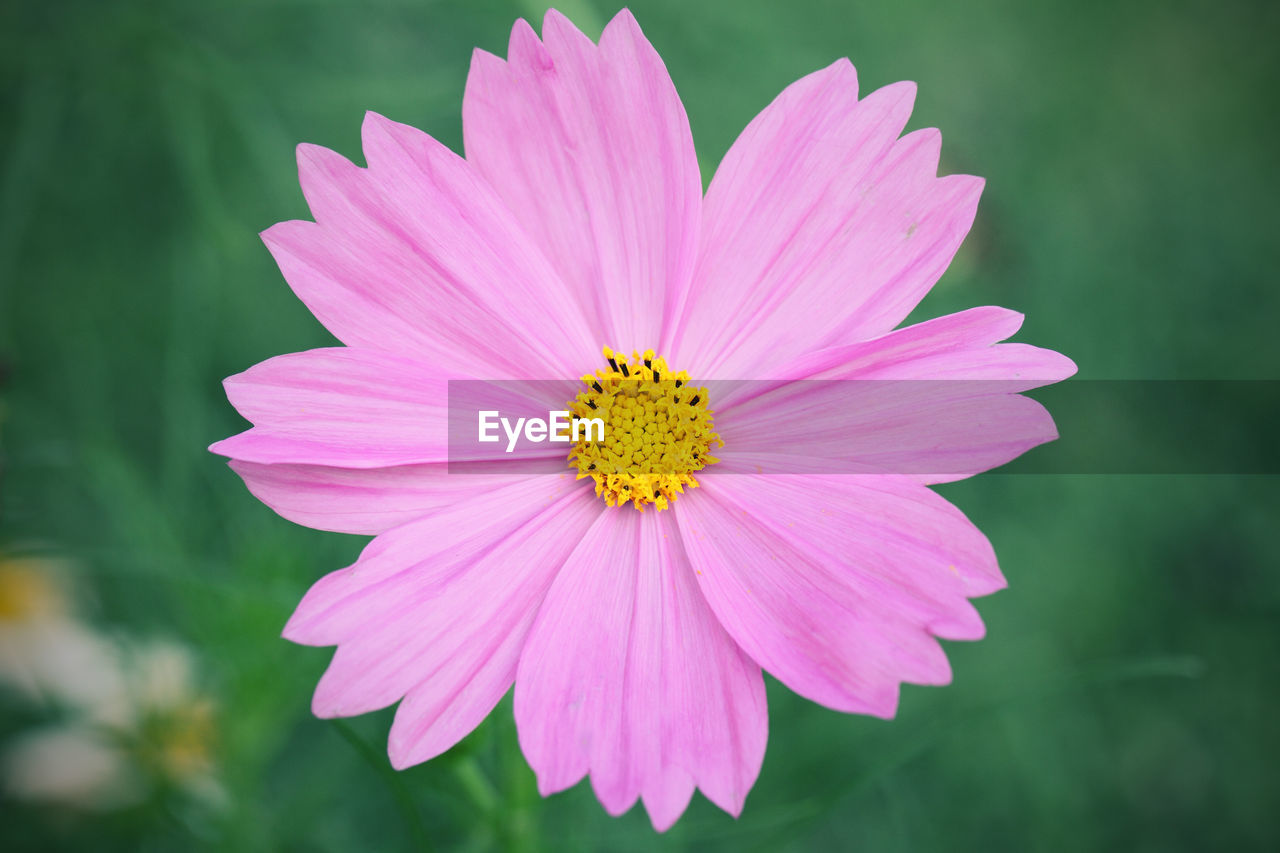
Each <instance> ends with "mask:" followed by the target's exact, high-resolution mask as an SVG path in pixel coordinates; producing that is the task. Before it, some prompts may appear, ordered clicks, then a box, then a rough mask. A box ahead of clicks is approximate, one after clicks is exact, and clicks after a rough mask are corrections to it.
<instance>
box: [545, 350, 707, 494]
mask: <svg viewBox="0 0 1280 853" xmlns="http://www.w3.org/2000/svg"><path fill="white" fill-rule="evenodd" d="M604 357H605V361H607V362H608V363H609V369H608V370H598V371H596V372H595V373H594V374H588V375H586V376H583V377H582V383H583V385H584V386H586V388H585V390H583V391H581V392H580V393H579V394H578V395H577V397H575V398H574V399H573V400H572V401H571V402H570V403H569V408H570V410H571V412H572V413H573V415H574V416H575V418H577V419H580V425H581V426H582V427H586V426H588V424H587V423H581V421H588V420H590V419H592V418H595V419H599V420H601V421H603V422H604V425H605V428H604V439H603V440H602V441H597V440H595V439H596V438H597V435H596V434H595V433H593V432H592V431H591V430H589V429H583V430H582V431H581V432H580V433H579V435H578V439H577V441H575V443H574V445H573V448H572V449H571V450H570V451H569V466H570V467H571V468H577V469H578V478H579V479H582V478H583V477H591V478H593V479H594V480H595V481H596V494H597V495H599V496H601V497H603V498H604V499H605V502H606V503H607V504H608V505H609V506H621V505H623V504H625V503H630V504H632V505H634V506H635V508H636V509H638V510H640V511H641V512H643V511H644V510H645V509H646V508H648V507H650V506H653V507H656V508H658V509H659V510H663V509H666V508H667V507H669V506H670V505H671V502H672V501H674V500H675V499H676V498H677V497H678V496H679V495H681V494H683V493H684V490H685V489H686V488H690V489H691V488H696V487H697V485H698V481H697V479H696V478H695V477H694V473H695V472H697V471H700V470H702V469H703V468H705V467H706V466H707V465H711V464H714V463H716V462H718V461H720V460H718V459H716V458H715V457H714V456H712V455H711V453H710V451H711V450H712V449H713V448H714V447H723V446H724V442H723V441H721V439H720V436H719V435H717V434H716V433H715V424H714V422H713V418H712V414H713V413H712V412H711V410H710V409H708V408H707V405H706V402H705V400H706V394H707V390H706V389H705V388H695V389H694V392H695V393H694V395H693V398H692V400H690V401H689V402H687V403H684V404H682V403H681V402H680V397H679V396H678V395H677V394H676V389H677V388H680V387H681V386H682V385H684V384H685V383H686V382H688V381H689V375H688V374H687V373H685V372H683V371H680V372H678V373H677V372H675V371H673V370H671V369H670V368H669V367H668V366H667V362H666V360H665V359H662V358H659V357H658V356H657V355H656V354H655V353H654V351H653V350H651V349H650V350H645V351H644V353H643V354H642V353H639V352H633V353H632V356H631V358H630V359H628V358H627V357H626V356H625V355H624V354H623V353H620V352H615V351H614V350H612V349H610V348H609V347H604ZM642 365H643V368H642ZM650 376H652V377H653V378H652V379H650V378H649V377H650Z"/></svg>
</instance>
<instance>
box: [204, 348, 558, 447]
mask: <svg viewBox="0 0 1280 853" xmlns="http://www.w3.org/2000/svg"><path fill="white" fill-rule="evenodd" d="M223 384H224V386H225V388H226V391H227V398H228V399H229V400H230V401H231V404H232V405H233V406H235V407H236V409H237V410H238V411H239V412H240V414H241V415H243V416H244V417H245V418H246V419H247V420H249V421H251V422H252V423H253V425H254V426H253V428H252V429H249V430H246V431H245V432H242V433H240V434H239V435H235V436H232V437H231V438H228V439H224V440H223V441H220V442H217V443H216V444H214V445H213V446H212V447H210V450H212V451H213V452H215V453H220V454H222V455H224V456H230V457H232V458H233V459H238V460H241V461H244V462H256V463H264V464H273V463H286V464H301V465H328V466H334V467H339V468H384V467H392V466H399V465H417V464H423V463H442V462H448V461H450V459H451V456H450V444H449V433H450V428H451V426H452V428H453V429H455V430H456V429H459V428H461V426H463V425H460V424H459V423H458V419H459V418H461V417H463V416H464V415H465V414H467V413H465V412H460V411H451V410H450V408H449V380H447V379H444V378H441V377H440V376H439V375H437V374H436V373H434V371H433V370H432V369H431V368H429V367H428V366H426V365H425V364H423V363H422V362H420V361H418V360H416V359H410V358H405V357H403V356H400V355H396V354H393V353H389V352H383V351H379V350H371V349H357V348H354V347H330V348H326V349H315V350H308V351H306V352H297V353H290V354H288V355H281V356H276V357H275V358H272V359H268V360H267V361H264V362H261V363H260V364H257V365H255V366H254V367H251V368H250V369H249V370H246V371H245V372H244V373H240V374H237V375H235V376H232V377H230V378H228V379H227V380H226V381H225V382H224V383H223ZM466 387H467V393H468V400H469V401H472V402H474V403H475V405H477V406H478V407H480V408H492V409H495V410H498V411H503V410H505V411H512V410H513V409H515V410H520V411H524V410H537V409H538V408H539V407H541V408H542V410H544V411H545V410H547V406H548V404H549V403H552V402H554V404H555V405H559V403H560V401H559V400H554V401H553V400H547V399H541V398H540V396H539V395H545V394H546V393H547V391H548V389H549V388H554V387H557V386H555V385H551V384H548V383H511V382H507V383H497V382H480V383H468V385H467V386H466ZM486 400H489V401H490V402H489V403H487V404H486V403H485V401H486ZM465 426H466V427H467V428H469V429H474V427H473V426H472V425H471V423H470V422H467V424H465ZM561 452H562V451H558V450H556V449H554V448H553V446H550V445H543V446H540V447H539V446H528V445H522V446H521V447H520V448H519V449H518V450H516V451H515V452H513V454H512V456H513V457H518V458H530V457H532V458H537V457H553V456H556V455H558V454H560V453H561ZM457 455H458V454H454V456H455V457H456V456H457ZM454 461H461V460H460V459H456V458H455V459H454Z"/></svg>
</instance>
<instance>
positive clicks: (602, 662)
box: [515, 508, 767, 830]
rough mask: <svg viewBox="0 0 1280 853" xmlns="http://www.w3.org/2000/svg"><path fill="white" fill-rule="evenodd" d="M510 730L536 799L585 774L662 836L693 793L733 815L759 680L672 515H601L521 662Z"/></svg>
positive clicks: (610, 804) (760, 707)
mask: <svg viewBox="0 0 1280 853" xmlns="http://www.w3.org/2000/svg"><path fill="white" fill-rule="evenodd" d="M515 711H516V723H517V725H518V726H519V730H520V742H521V744H522V746H523V748H524V752H525V755H526V756H527V757H528V759H529V763H530V764H531V765H532V766H533V768H534V770H535V771H537V773H538V786H539V789H540V790H541V791H542V792H543V793H544V794H549V793H552V792H554V791H558V790H561V789H563V788H567V787H570V786H571V785H573V784H575V783H576V782H578V780H580V779H581V778H582V777H583V776H584V775H585V774H587V773H588V772H589V773H590V774H591V784H592V787H593V788H594V789H595V791H596V794H597V796H598V797H599V798H600V801H601V802H602V803H603V804H604V806H605V808H606V809H608V810H609V811H610V812H611V813H614V814H620V813H622V812H624V811H626V810H627V809H629V808H630V807H631V806H632V804H634V803H635V801H636V798H637V797H643V798H644V802H645V806H646V808H647V809H648V811H649V816H650V819H651V820H652V821H653V824H654V826H655V827H656V828H657V829H659V830H664V829H666V828H667V827H668V826H670V825H671V824H672V823H674V822H675V820H676V818H677V817H679V816H680V814H681V812H683V811H684V808H685V806H686V804H687V803H688V801H689V797H690V796H691V795H692V793H693V789H694V786H695V785H696V786H698V787H699V788H701V789H702V791H703V793H704V794H706V796H707V797H708V798H709V799H710V800H711V801H712V802H714V803H716V804H717V805H718V806H720V807H721V808H723V809H725V810H726V811H728V812H730V813H732V814H734V815H736V814H738V812H739V811H741V809H742V804H743V801H744V799H745V797H746V794H747V791H748V790H749V789H750V788H751V785H752V784H753V783H754V781H755V777H756V774H757V773H758V772H759V769H760V763H761V761H762V760H763V757H764V747H765V737H766V731H767V723H766V712H765V697H764V682H763V679H762V678H761V674H760V668H759V667H758V666H756V664H755V663H753V662H752V661H751V660H750V659H749V658H748V657H747V656H746V655H745V654H743V652H742V650H741V649H739V648H738V646H737V644H735V643H734V641H733V640H732V639H731V638H730V637H729V635H728V634H727V633H725V630H724V628H722V627H721V625H720V623H719V622H718V621H717V620H716V618H715V616H714V615H712V613H711V611H710V609H709V608H708V607H707V603H706V601H705V600H704V598H703V596H702V593H701V592H699V590H698V588H697V582H696V580H695V578H694V574H693V570H692V569H691V568H690V566H689V563H688V560H687V558H686V557H685V554H684V551H683V548H682V545H681V537H680V531H679V529H678V528H677V526H676V523H675V521H674V519H672V517H671V514H670V513H665V512H651V513H646V514H643V515H642V514H640V513H638V512H634V511H631V510H630V509H629V508H624V509H622V510H610V511H608V512H606V513H604V514H603V515H601V516H600V517H599V518H598V519H597V520H596V523H595V525H594V526H593V527H592V528H591V530H590V531H589V532H588V533H587V535H586V536H585V537H584V538H583V540H582V542H581V544H580V545H579V547H578V548H577V549H576V550H575V551H574V552H573V554H572V556H570V557H569V559H568V561H567V562H566V563H565V565H564V568H563V569H562V570H561V571H560V573H559V575H558V576H557V577H556V580H555V583H554V584H552V587H551V590H550V592H549V593H548V594H547V598H546V600H545V601H544V602H543V605H542V609H541V610H540V612H539V614H538V620H537V622H536V623H535V625H534V628H533V630H532V631H531V632H530V635H529V640H528V643H527V645H526V647H525V650H524V653H523V655H522V656H521V659H520V669H519V674H518V679H517V682H516V702H515Z"/></svg>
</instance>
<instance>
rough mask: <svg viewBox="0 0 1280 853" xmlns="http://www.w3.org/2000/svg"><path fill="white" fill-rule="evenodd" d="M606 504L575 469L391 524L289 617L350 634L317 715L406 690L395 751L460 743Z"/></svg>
mask: <svg viewBox="0 0 1280 853" xmlns="http://www.w3.org/2000/svg"><path fill="white" fill-rule="evenodd" d="M602 509H603V506H602V504H601V503H600V502H599V501H598V500H596V499H595V497H594V496H593V495H592V494H591V492H590V490H587V489H583V488H581V487H580V484H575V483H574V482H573V481H572V480H570V479H569V478H568V476H567V475H566V476H564V477H562V478H561V477H556V478H552V477H531V478H528V479H526V480H524V481H522V482H519V483H514V484H510V485H507V486H503V487H501V488H498V489H495V490H493V491H491V492H487V493H484V494H478V495H474V496H472V497H470V498H468V499H466V500H462V501H459V502H458V503H456V504H454V505H453V506H451V507H449V508H447V509H444V510H440V511H437V512H436V513H434V514H432V515H429V516H427V517H425V518H422V519H420V520H418V521H413V522H410V523H408V524H405V525H402V526H400V527H397V528H395V529H393V530H391V531H389V532H387V533H384V534H382V535H381V536H379V537H378V538H377V539H375V540H374V541H373V542H372V543H371V544H370V545H369V547H368V548H366V549H365V551H364V553H363V554H361V555H360V559H359V560H358V561H357V562H356V563H355V564H354V565H353V566H351V567H350V568H347V569H342V570H340V571H337V572H334V573H332V574H330V575H327V576H325V577H324V578H322V579H321V580H320V581H318V582H317V583H316V584H315V585H314V586H312V588H311V590H310V591H309V592H308V593H307V595H306V596H305V597H304V598H303V600H302V603H301V604H299V605H298V609H297V611H296V612H295V613H294V615H293V617H292V618H291V619H290V620H289V624H288V625H287V626H286V627H285V631H284V635H285V637H286V638H288V639H290V640H293V641H294V642H298V643H304V644H307V645H337V646H338V651H337V652H336V653H335V654H334V657H333V661H332V662H331V663H330V664H329V668H328V670H326V671H325V674H324V676H323V677H322V678H321V679H320V683H319V685H318V686H317V687H316V693H315V697H314V699H313V702H312V709H313V710H314V712H315V713H316V715H317V716H320V717H339V716H349V715H352V714H361V713H365V712H367V711H372V710H376V709H378V708H383V707H386V706H387V705H390V704H392V703H394V702H396V701H398V700H400V699H401V698H404V700H405V701H404V702H403V704H401V706H400V708H399V709H398V710H397V713H396V720H395V723H394V724H393V726H392V730H391V739H390V753H391V760H392V762H393V763H394V764H395V765H396V766H397V767H406V766H408V765H410V764H415V763H418V762H421V761H425V760H427V759H428V758H431V757H433V756H435V755H438V754H439V753H441V752H443V751H444V750H446V749H448V748H449V747H450V746H452V745H453V744H454V743H456V742H457V741H458V740H459V739H460V738H462V737H463V736H465V735H466V734H467V733H468V732H469V731H471V729H473V728H474V727H475V726H476V725H477V724H478V723H479V722H480V721H481V720H482V719H484V717H485V716H486V715H487V714H488V713H489V711H490V710H492V709H493V706H494V705H495V704H496V703H497V702H498V700H499V699H500V698H502V696H503V694H505V693H506V691H507V689H508V688H510V686H511V683H512V680H513V679H514V678H515V673H516V663H517V661H518V659H519V654H520V649H521V647H522V645H523V643H524V638H525V634H526V633H527V631H528V629H529V626H530V625H531V624H532V622H533V619H534V616H535V614H536V613H537V610H538V605H539V603H540V602H541V601H542V597H543V595H544V594H545V593H546V590H547V588H548V586H549V585H550V584H551V581H552V579H553V578H554V577H555V575H556V572H557V570H558V569H559V568H560V566H561V564H562V563H563V562H564V560H565V559H566V558H567V557H568V555H569V553H570V552H571V551H572V550H573V548H574V546H575V545H576V543H577V542H578V541H579V540H580V539H581V538H582V536H583V535H584V534H585V533H586V531H587V530H588V528H589V527H590V526H591V524H592V522H593V521H594V520H595V519H596V518H597V517H598V516H599V515H600V513H601V511H602Z"/></svg>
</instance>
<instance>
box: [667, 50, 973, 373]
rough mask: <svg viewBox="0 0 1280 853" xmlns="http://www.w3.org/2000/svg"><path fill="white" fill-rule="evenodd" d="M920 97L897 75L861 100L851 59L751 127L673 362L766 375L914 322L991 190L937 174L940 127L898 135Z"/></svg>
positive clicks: (718, 179)
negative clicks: (804, 356)
mask: <svg viewBox="0 0 1280 853" xmlns="http://www.w3.org/2000/svg"><path fill="white" fill-rule="evenodd" d="M914 98H915V85H914V84H912V83H897V84H894V85H892V86H886V87H885V88H883V89H880V90H879V91H876V92H873V93H872V94H871V95H868V96H867V97H866V98H864V99H863V100H861V101H858V100H857V77H856V74H855V73H854V69H853V66H851V65H850V64H849V62H848V61H847V60H841V61H840V62H837V63H835V64H834V65H832V66H830V67H829V68H826V69H824V70H822V71H819V72H817V73H814V74H811V75H809V76H808V77H805V78H803V79H801V80H799V81H797V82H796V83H794V84H792V85H791V86H789V87H788V88H787V89H786V90H785V91H784V92H783V93H782V94H781V95H780V96H779V97H778V98H777V99H776V100H775V101H774V102H773V103H772V104H770V105H769V106H768V107H767V108H766V109H765V110H764V111H763V112H762V113H760V115H759V116H757V117H756V118H755V119H754V120H753V121H752V122H751V124H750V125H748V127H747V129H746V130H745V131H743V133H742V135H741V136H740V137H739V138H738V141H737V142H735V143H734V145H733V148H732V149H730V151H729V153H728V154H727V155H726V156H725V159H724V162H723V163H722V164H721V165H720V168H719V169H718V170H717V171H716V176H715V179H714V180H713V181H712V183H711V188H710V189H709V190H708V192H707V198H706V203H705V206H704V215H703V234H704V238H703V247H702V252H701V254H700V256H699V258H698V265H697V268H696V270H695V274H694V283H693V287H692V290H691V293H692V294H693V296H692V299H691V301H690V303H689V305H688V306H687V307H686V310H685V312H684V314H683V320H682V323H681V325H680V328H679V330H678V333H676V334H674V335H671V336H670V338H671V340H670V344H671V348H672V349H674V350H675V351H676V352H677V353H678V357H677V358H676V361H678V362H679V363H680V364H682V365H688V369H689V370H690V371H691V372H693V373H695V374H696V375H700V376H706V377H711V376H720V377H729V378H765V377H769V376H774V375H777V374H776V373H773V372H771V370H773V369H776V368H777V367H778V366H780V365H783V364H785V363H786V362H788V361H789V360H790V359H792V358H794V357H796V356H797V355H799V354H801V353H803V352H806V351H809V350H813V349H818V348H822V347H826V346H834V345H839V344H844V343H848V342H851V341H856V340H862V339H866V338H870V337H874V336H877V335H880V334H883V333H884V332H887V331H889V330H890V329H892V328H893V327H894V326H896V325H897V324H898V323H899V322H901V321H902V319H903V318H904V317H906V315H907V314H908V313H909V312H910V310H911V309H912V308H913V307H914V306H915V305H916V303H917V302H919V300H920V298H921V297H922V296H924V294H925V293H926V292H927V291H928V290H929V288H930V287H932V286H933V284H934V282H936V281H937V279H938V277H939V276H940V275H941V274H942V272H943V271H944V270H945V269H946V267H947V265H948V264H949V263H950V261H951V258H952V256H953V255H954V254H955V251H956V249H957V248H958V247H959V245H960V242H961V241H962V240H963V239H964V236H965V234H966V233H967V232H968V230H969V226H970V224H971V223H972V221H973V216H974V213H975V211H976V209H977V203H978V195H979V194H980V192H981V190H982V181H981V179H978V178H973V177H968V176H951V177H946V178H938V177H936V172H937V165H938V152H939V148H940V144H941V143H940V137H939V135H938V132H937V131H936V130H933V129H929V130H921V131H916V132H914V133H911V134H908V135H907V136H904V137H902V138H901V139H898V134H899V133H900V132H901V131H902V128H903V126H904V125H905V124H906V121H907V118H908V117H909V116H910V114H911V106H912V103H913V101H914ZM798 330H803V332H802V333H798ZM673 363H675V362H673Z"/></svg>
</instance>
